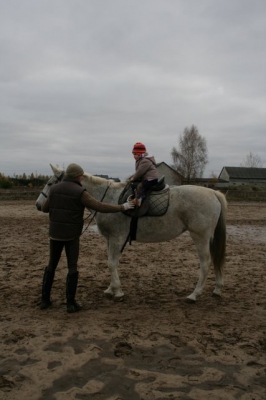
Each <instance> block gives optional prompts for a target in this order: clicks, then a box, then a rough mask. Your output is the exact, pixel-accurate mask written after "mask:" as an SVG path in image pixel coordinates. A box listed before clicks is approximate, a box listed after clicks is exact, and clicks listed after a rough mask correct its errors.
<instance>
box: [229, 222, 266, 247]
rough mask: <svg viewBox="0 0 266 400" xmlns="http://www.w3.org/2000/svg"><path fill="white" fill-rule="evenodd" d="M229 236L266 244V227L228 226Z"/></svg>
mask: <svg viewBox="0 0 266 400" xmlns="http://www.w3.org/2000/svg"><path fill="white" fill-rule="evenodd" d="M226 229H227V234H228V236H232V237H233V238H238V239H240V240H244V241H249V242H253V243H266V227H264V226H250V225H241V226H235V225H227V227H226Z"/></svg>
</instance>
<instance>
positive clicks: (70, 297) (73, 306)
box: [66, 271, 82, 313]
mask: <svg viewBox="0 0 266 400" xmlns="http://www.w3.org/2000/svg"><path fill="white" fill-rule="evenodd" d="M78 276H79V273H78V271H77V272H74V273H72V274H69V273H68V274H67V281H66V298H67V312H68V313H74V312H77V311H80V310H81V309H82V305H81V304H79V303H77V302H76V301H75V296H76V290H77V285H78Z"/></svg>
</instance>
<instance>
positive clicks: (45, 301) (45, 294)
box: [40, 268, 54, 310]
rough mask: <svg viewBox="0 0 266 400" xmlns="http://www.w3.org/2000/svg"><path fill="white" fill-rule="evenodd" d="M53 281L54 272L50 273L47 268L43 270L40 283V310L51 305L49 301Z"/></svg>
mask: <svg viewBox="0 0 266 400" xmlns="http://www.w3.org/2000/svg"><path fill="white" fill-rule="evenodd" d="M53 281H54V271H50V270H48V269H47V268H45V270H44V274H43V281H42V301H41V305H40V308H41V310H44V309H46V308H48V307H51V305H52V302H51V299H50V293H51V289H52V286H53Z"/></svg>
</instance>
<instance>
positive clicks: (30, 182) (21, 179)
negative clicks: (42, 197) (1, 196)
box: [0, 172, 50, 189]
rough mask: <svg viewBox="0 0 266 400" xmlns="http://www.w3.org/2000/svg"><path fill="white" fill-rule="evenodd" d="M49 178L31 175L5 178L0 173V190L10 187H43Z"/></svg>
mask: <svg viewBox="0 0 266 400" xmlns="http://www.w3.org/2000/svg"><path fill="white" fill-rule="evenodd" d="M49 178H50V176H48V175H36V176H35V175H34V174H33V173H32V174H30V175H26V174H25V173H24V174H22V175H14V176H5V175H4V174H2V173H1V172H0V188H1V189H10V188H12V187H17V186H27V187H36V186H37V187H38V186H43V185H44V184H45V183H46V182H47V181H48V180H49Z"/></svg>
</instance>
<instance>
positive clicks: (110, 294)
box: [103, 292, 114, 299]
mask: <svg viewBox="0 0 266 400" xmlns="http://www.w3.org/2000/svg"><path fill="white" fill-rule="evenodd" d="M103 294H104V297H106V298H107V299H112V298H113V297H114V295H113V293H110V292H104V293H103Z"/></svg>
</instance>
